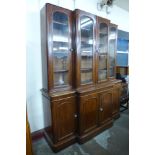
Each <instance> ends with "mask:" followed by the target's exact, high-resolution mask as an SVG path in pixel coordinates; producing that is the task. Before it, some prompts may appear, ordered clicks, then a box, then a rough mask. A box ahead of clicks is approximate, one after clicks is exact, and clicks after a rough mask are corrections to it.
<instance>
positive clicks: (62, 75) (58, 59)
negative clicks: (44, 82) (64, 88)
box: [52, 12, 69, 86]
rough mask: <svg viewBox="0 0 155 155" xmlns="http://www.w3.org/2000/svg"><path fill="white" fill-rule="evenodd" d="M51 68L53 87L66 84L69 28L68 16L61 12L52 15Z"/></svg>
mask: <svg viewBox="0 0 155 155" xmlns="http://www.w3.org/2000/svg"><path fill="white" fill-rule="evenodd" d="M52 34H53V58H54V59H53V68H54V85H55V86H61V85H67V84H68V71H69V57H68V56H69V26H68V16H67V15H66V14H65V13H62V12H55V13H54V14H53V33H52Z"/></svg>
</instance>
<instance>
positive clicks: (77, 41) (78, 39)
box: [74, 9, 96, 88]
mask: <svg viewBox="0 0 155 155" xmlns="http://www.w3.org/2000/svg"><path fill="white" fill-rule="evenodd" d="M82 16H86V17H89V18H90V19H91V20H92V21H93V37H94V38H93V67H92V69H93V71H92V72H93V75H92V76H93V78H92V83H90V84H81V71H80V68H81V34H80V32H81V27H80V18H81V17H82ZM74 19H75V21H74V22H75V28H76V29H75V39H74V40H75V45H74V48H75V49H76V65H75V70H76V81H75V82H76V87H77V88H79V87H89V86H92V85H94V84H95V51H96V45H95V42H94V40H95V39H96V16H95V15H93V14H91V13H88V12H85V11H81V10H78V9H77V10H75V11H74Z"/></svg>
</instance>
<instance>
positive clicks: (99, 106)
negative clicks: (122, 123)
mask: <svg viewBox="0 0 155 155" xmlns="http://www.w3.org/2000/svg"><path fill="white" fill-rule="evenodd" d="M112 98H113V91H112V89H107V90H104V91H100V92H96V93H92V94H90V93H89V95H82V94H81V96H80V97H79V104H78V106H79V133H78V134H79V137H78V140H79V142H80V143H83V142H85V141H87V140H88V139H90V138H92V137H93V136H94V135H96V134H97V133H99V132H101V131H103V130H104V129H105V128H107V127H109V126H110V125H112V101H113V100H112Z"/></svg>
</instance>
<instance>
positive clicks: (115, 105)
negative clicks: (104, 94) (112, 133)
mask: <svg viewBox="0 0 155 155" xmlns="http://www.w3.org/2000/svg"><path fill="white" fill-rule="evenodd" d="M119 106H120V88H119V87H115V88H114V90H113V114H114V113H117V112H119Z"/></svg>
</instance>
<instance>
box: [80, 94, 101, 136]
mask: <svg viewBox="0 0 155 155" xmlns="http://www.w3.org/2000/svg"><path fill="white" fill-rule="evenodd" d="M79 106H80V108H79V113H80V120H79V133H80V134H84V133H87V132H89V131H90V130H93V129H94V128H96V127H97V125H98V107H99V105H98V96H97V94H90V95H86V96H82V97H80V105H79Z"/></svg>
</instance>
